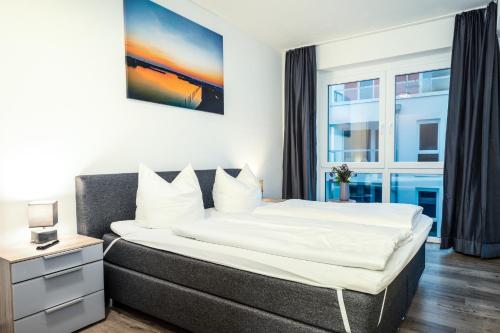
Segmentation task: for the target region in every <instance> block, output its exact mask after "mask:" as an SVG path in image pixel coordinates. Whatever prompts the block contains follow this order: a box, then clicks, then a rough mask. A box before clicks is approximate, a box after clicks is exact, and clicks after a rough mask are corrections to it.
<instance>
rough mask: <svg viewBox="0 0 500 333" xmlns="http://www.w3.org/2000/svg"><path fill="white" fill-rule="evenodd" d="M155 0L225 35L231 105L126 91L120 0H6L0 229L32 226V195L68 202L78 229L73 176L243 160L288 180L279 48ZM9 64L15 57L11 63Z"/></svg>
mask: <svg viewBox="0 0 500 333" xmlns="http://www.w3.org/2000/svg"><path fill="white" fill-rule="evenodd" d="M155 2H157V3H158V4H160V5H162V6H164V7H166V8H168V9H170V10H172V11H175V12H176V13H178V14H180V15H182V16H185V17H186V18H188V19H190V20H193V21H195V22H197V23H199V24H201V25H203V26H205V27H207V28H209V29H211V30H213V31H215V32H217V33H219V34H221V35H223V37H224V90H225V91H224V93H225V96H224V100H225V101H224V104H225V106H224V113H225V115H224V116H220V115H215V114H211V113H205V112H190V111H188V110H186V109H180V108H175V107H170V106H164V105H157V104H152V103H145V102H141V101H136V100H131V99H127V98H126V87H125V69H124V67H125V60H124V27H123V2H122V0H109V1H101V0H85V1H83V0H81V1H65V0H49V1H43V2H41V1H40V2H38V1H30V0H20V1H9V2H1V3H0V12H2V13H4V15H2V20H0V39H1V40H2V49H3V50H8V52H3V53H2V63H3V64H4V66H3V68H2V79H1V80H0V91H1V92H2V96H1V98H0V237H2V238H4V237H10V238H12V235H13V234H12V233H13V232H15V233H16V234H22V235H26V234H27V233H28V229H27V209H26V204H27V202H28V201H29V200H36V199H45V198H55V199H58V200H59V202H60V217H59V219H60V223H59V225H58V230H59V231H60V233H72V232H75V231H76V223H75V201H74V177H75V176H76V175H79V174H94V173H117V172H135V171H137V168H138V165H139V162H144V163H146V164H147V165H148V166H150V167H151V168H153V169H155V170H163V171H167V170H180V169H182V168H183V167H184V166H185V165H186V164H187V163H188V162H191V163H192V164H193V167H194V168H195V169H214V168H215V167H216V166H217V165H219V164H220V165H221V166H222V167H226V168H227V167H237V168H239V167H242V166H243V164H244V163H245V162H248V163H249V165H250V166H251V168H252V169H254V171H255V172H256V174H257V175H258V177H260V178H263V179H264V180H265V192H266V193H265V194H266V195H268V196H274V195H279V194H280V192H281V156H282V152H281V147H282V142H281V141H282V140H281V134H282V132H281V124H282V120H281V116H282V115H281V77H280V76H281V56H280V54H279V52H277V51H275V50H273V49H272V48H270V47H268V46H266V45H264V44H262V43H259V42H257V41H256V40H254V39H252V38H251V37H249V36H247V35H246V34H244V33H242V32H241V31H239V30H237V29H236V28H234V27H232V26H231V25H229V24H228V23H226V22H224V21H223V20H221V19H220V18H218V17H217V16H215V15H213V14H211V13H209V12H207V11H205V10H204V9H202V8H201V7H199V6H197V5H195V4H194V3H192V2H190V1H188V0H161V1H160V0H158V1H155ZM5 64H8V65H5Z"/></svg>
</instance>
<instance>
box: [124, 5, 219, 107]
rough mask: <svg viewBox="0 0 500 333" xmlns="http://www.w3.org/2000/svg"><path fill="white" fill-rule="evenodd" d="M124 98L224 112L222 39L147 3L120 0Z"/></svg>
mask: <svg viewBox="0 0 500 333" xmlns="http://www.w3.org/2000/svg"><path fill="white" fill-rule="evenodd" d="M124 11H125V51H126V65H127V66H126V67H127V97H128V98H132V99H137V100H142V101H147V102H153V103H159V104H165V105H172V106H177V107H181V108H187V109H192V110H200V111H207V112H212V113H217V114H224V73H223V42H222V36H221V35H219V34H217V33H215V32H213V31H211V30H209V29H207V28H205V27H202V26H201V25H199V24H197V23H195V22H193V21H190V20H188V19H187V18H185V17H183V16H180V15H178V14H176V13H174V12H172V11H170V10H168V9H166V8H164V7H162V6H160V5H158V4H156V3H154V2H151V1H149V0H124Z"/></svg>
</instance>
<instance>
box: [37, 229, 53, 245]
mask: <svg viewBox="0 0 500 333" xmlns="http://www.w3.org/2000/svg"><path fill="white" fill-rule="evenodd" d="M56 239H57V230H56V229H40V230H31V242H32V243H35V244H42V243H47V242H50V241H53V240H56Z"/></svg>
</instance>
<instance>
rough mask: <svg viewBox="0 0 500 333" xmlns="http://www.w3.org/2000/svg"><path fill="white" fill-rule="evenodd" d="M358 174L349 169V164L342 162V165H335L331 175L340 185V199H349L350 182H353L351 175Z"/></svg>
mask: <svg viewBox="0 0 500 333" xmlns="http://www.w3.org/2000/svg"><path fill="white" fill-rule="evenodd" d="M355 175H356V174H355V173H354V172H352V171H351V170H349V167H348V166H347V164H342V165H341V166H340V167H338V168H337V167H333V168H332V172H330V176H331V177H333V178H334V181H335V182H336V183H337V184H339V185H340V198H339V200H340V201H349V183H350V182H351V177H352V176H355Z"/></svg>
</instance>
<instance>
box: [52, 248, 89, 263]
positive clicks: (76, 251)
mask: <svg viewBox="0 0 500 333" xmlns="http://www.w3.org/2000/svg"><path fill="white" fill-rule="evenodd" d="M81 251H82V249H81V248H80V249H75V250H71V251H64V252H59V253H54V254H49V255H48V256H44V257H43V259H45V260H49V259H54V258H57V257H61V256H65V255H67V254H72V253H78V252H81Z"/></svg>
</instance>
